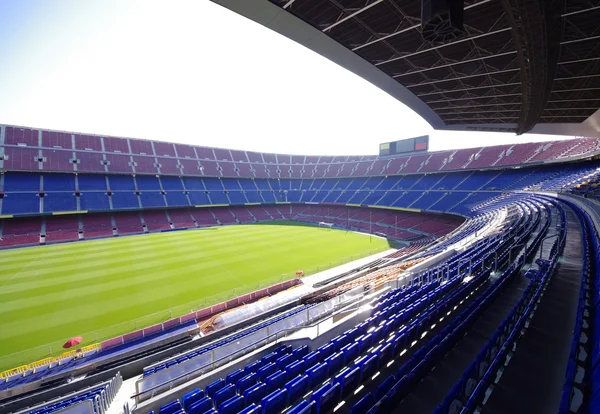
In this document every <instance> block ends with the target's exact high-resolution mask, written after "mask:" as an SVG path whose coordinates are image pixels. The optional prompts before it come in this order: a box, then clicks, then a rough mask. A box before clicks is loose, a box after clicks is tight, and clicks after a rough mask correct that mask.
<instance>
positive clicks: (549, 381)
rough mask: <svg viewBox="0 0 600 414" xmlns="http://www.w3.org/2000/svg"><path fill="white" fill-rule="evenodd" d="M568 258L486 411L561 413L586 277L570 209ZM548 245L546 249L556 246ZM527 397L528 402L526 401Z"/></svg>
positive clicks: (576, 223) (561, 263)
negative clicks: (578, 308)
mask: <svg viewBox="0 0 600 414" xmlns="http://www.w3.org/2000/svg"><path fill="white" fill-rule="evenodd" d="M565 209H566V213H567V236H566V245H565V248H564V252H563V256H562V257H560V258H559V262H558V265H557V267H556V270H555V272H554V274H553V275H552V279H551V280H550V283H549V284H548V287H547V289H546V291H545V293H544V295H543V296H542V298H541V301H540V303H539V306H538V309H537V311H536V313H535V315H534V317H533V319H532V321H531V323H530V325H529V328H528V329H527V334H526V335H525V336H524V337H523V338H522V340H521V341H520V342H519V344H518V346H517V349H516V351H515V353H514V354H513V356H512V359H511V361H510V363H509V365H508V366H507V367H506V368H505V370H504V373H503V375H502V377H501V378H500V381H499V382H498V384H496V386H495V388H494V390H493V392H492V394H491V395H490V397H489V399H488V401H487V402H486V403H485V405H484V406H483V410H482V413H490V414H492V413H493V414H496V413H498V414H500V413H511V414H519V413H524V414H525V413H527V414H529V413H539V414H545V413H548V414H550V413H552V414H555V413H556V412H557V411H558V407H559V404H560V398H561V393H562V387H563V385H564V382H565V379H564V377H565V371H566V369H567V362H568V358H569V351H570V348H571V340H572V335H573V329H574V326H575V316H576V314H577V305H578V300H579V289H580V284H581V274H582V270H583V269H582V251H583V248H582V242H581V227H580V224H579V221H578V219H577V217H576V216H575V213H573V211H572V210H571V209H570V208H568V207H566V206H565ZM550 244H551V243H548V242H547V243H546V244H545V245H544V247H548V248H549V246H550ZM524 395H526V396H527V398H523V396H524Z"/></svg>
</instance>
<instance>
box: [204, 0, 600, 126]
mask: <svg viewBox="0 0 600 414" xmlns="http://www.w3.org/2000/svg"><path fill="white" fill-rule="evenodd" d="M213 1H214V2H215V3H218V4H220V5H222V6H224V7H227V8H229V9H231V10H233V11H235V12H237V13H239V14H241V15H243V16H246V17H248V18H250V19H252V20H254V21H256V22H258V23H260V24H262V25H264V26H266V27H268V28H271V29H272V30H274V31H276V32H278V33H281V34H282V35H284V36H286V37H288V38H290V39H292V40H295V41H296V42H299V43H300V44H303V45H304V46H306V47H308V48H310V49H312V50H314V51H315V52H317V53H319V54H321V55H323V56H325V57H327V58H328V59H330V60H332V61H334V62H336V63H338V64H339V65H341V66H343V67H345V68H347V69H348V70H351V71H352V72H354V73H356V74H358V75H359V76H361V77H363V78H365V79H366V80H368V81H369V82H371V83H373V84H374V85H376V86H378V87H379V88H381V89H383V90H385V91H386V92H388V93H389V94H391V95H392V96H394V97H395V98H396V99H398V100H400V101H401V102H403V103H404V104H406V105H407V106H408V107H410V108H411V109H413V110H414V111H415V112H417V113H418V114H419V115H420V116H422V117H423V118H424V119H425V120H426V121H427V122H429V124H431V125H432V126H433V127H434V128H435V129H457V130H471V129H474V130H492V131H503V132H516V133H518V134H521V133H525V132H533V133H549V134H565V135H579V136H600V110H599V108H600V25H599V24H598V22H600V0H543V1H541V0H526V1H521V0H500V1H498V0H465V13H464V23H465V30H466V35H465V36H463V37H461V38H458V39H456V40H453V41H450V42H447V43H443V44H440V43H431V42H428V41H425V40H424V39H423V38H422V37H421V19H420V15H421V0H271V1H268V0H213Z"/></svg>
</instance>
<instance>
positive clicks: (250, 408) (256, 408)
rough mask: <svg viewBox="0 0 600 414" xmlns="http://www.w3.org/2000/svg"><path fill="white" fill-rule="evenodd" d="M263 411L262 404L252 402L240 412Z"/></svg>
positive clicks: (252, 412)
mask: <svg viewBox="0 0 600 414" xmlns="http://www.w3.org/2000/svg"><path fill="white" fill-rule="evenodd" d="M260 413H262V407H261V406H260V404H258V405H256V404H250V405H249V406H248V407H246V408H244V409H243V410H242V411H240V412H239V413H238V414H260Z"/></svg>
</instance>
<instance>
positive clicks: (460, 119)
mask: <svg viewBox="0 0 600 414" xmlns="http://www.w3.org/2000/svg"><path fill="white" fill-rule="evenodd" d="M569 118H571V117H569ZM498 119H512V120H513V121H516V120H518V119H519V116H518V115H517V116H495V117H482V118H450V119H444V121H446V122H451V121H460V122H464V121H487V120H492V121H496V120H498Z"/></svg>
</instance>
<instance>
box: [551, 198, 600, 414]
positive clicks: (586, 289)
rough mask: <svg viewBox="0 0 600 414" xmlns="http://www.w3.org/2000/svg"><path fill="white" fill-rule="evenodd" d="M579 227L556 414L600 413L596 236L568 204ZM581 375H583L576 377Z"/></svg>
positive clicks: (580, 211) (585, 216)
mask: <svg viewBox="0 0 600 414" xmlns="http://www.w3.org/2000/svg"><path fill="white" fill-rule="evenodd" d="M566 203H567V204H568V205H569V206H570V207H571V208H572V209H573V211H574V212H575V213H576V214H577V217H578V220H579V222H580V224H581V228H582V246H583V273H582V280H581V288H580V291H579V300H578V304H577V315H576V319H575V329H574V331H573V339H572V342H571V350H570V353H569V362H568V365H567V371H566V373H565V384H564V387H563V394H562V398H561V403H560V408H559V413H560V414H568V413H570V412H579V410H580V408H581V407H582V406H583V409H584V410H586V411H587V412H590V413H593V412H597V411H599V410H600V335H599V332H600V325H599V321H600V318H598V316H597V315H598V311H599V310H600V285H599V280H600V279H598V278H597V276H596V274H597V269H598V268H599V267H600V243H599V240H600V236H599V234H598V232H597V230H596V228H595V226H594V223H593V221H592V219H591V217H590V216H589V214H588V213H587V212H586V211H584V210H583V209H581V208H580V207H579V206H578V205H576V204H575V203H573V202H571V201H566ZM581 373H583V375H580V374H581Z"/></svg>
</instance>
